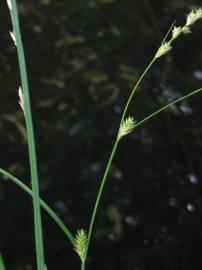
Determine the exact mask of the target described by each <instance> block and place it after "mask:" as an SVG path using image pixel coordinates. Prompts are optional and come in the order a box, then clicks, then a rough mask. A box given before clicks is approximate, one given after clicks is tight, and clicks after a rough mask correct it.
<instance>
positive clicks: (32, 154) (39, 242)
mask: <svg viewBox="0 0 202 270" xmlns="http://www.w3.org/2000/svg"><path fill="white" fill-rule="evenodd" d="M11 4H12V8H11V9H10V14H11V20H12V24H13V31H14V36H15V40H16V46H17V53H18V60H19V66H20V74H21V82H22V89H23V105H24V108H23V109H24V114H25V121H26V129H27V137H28V148H29V161H30V169H31V180H32V191H33V208H34V229H35V245H36V255H37V269H38V270H44V269H45V263H44V247H43V233H42V224H41V210H40V197H39V184H38V172H37V161H36V151H35V141H34V131H33V124H32V114H31V106H30V97H29V86H28V78H27V71H26V64H25V57H24V49H23V43H22V38H21V33H20V26H19V18H18V11H17V5H16V0H11Z"/></svg>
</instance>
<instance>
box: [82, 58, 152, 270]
mask: <svg viewBox="0 0 202 270" xmlns="http://www.w3.org/2000/svg"><path fill="white" fill-rule="evenodd" d="M155 60H156V59H155V58H153V59H152V61H151V62H150V63H149V65H148V66H147V67H146V69H145V70H144V72H143V73H142V75H141V76H140V78H139V80H138V81H137V83H136V84H135V86H134V88H133V90H132V92H131V94H130V96H129V98H128V100H127V103H126V105H125V107H124V110H123V113H122V116H121V121H120V126H119V130H120V127H121V124H122V122H123V120H124V118H125V115H126V113H127V111H128V107H129V105H130V103H131V101H132V98H133V97H134V95H135V93H136V91H137V88H138V86H139V85H140V83H141V82H142V80H143V79H144V77H145V75H146V74H147V72H148V71H149V69H150V68H151V67H152V65H153V64H154V62H155ZM118 134H119V131H118V133H117V136H116V139H115V142H114V146H113V149H112V152H111V154H110V157H109V160H108V162H107V166H106V169H105V172H104V175H103V178H102V180H101V185H100V188H99V191H98V195H97V198H96V202H95V206H94V208H93V214H92V217H91V220H90V226H89V230H88V239H87V243H86V249H85V255H84V259H83V261H82V263H81V270H85V264H86V257H87V254H88V249H89V244H90V240H91V237H92V231H93V226H94V223H95V217H96V213H97V210H98V207H99V204H100V200H101V196H102V193H103V190H104V186H105V183H106V180H107V177H108V175H109V171H110V168H111V164H112V161H113V159H114V156H115V154H116V151H117V147H118V144H119V137H118Z"/></svg>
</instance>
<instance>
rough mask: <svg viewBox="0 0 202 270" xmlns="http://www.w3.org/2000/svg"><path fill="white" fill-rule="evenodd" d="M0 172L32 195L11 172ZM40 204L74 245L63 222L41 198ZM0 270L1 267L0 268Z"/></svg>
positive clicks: (70, 234)
mask: <svg viewBox="0 0 202 270" xmlns="http://www.w3.org/2000/svg"><path fill="white" fill-rule="evenodd" d="M0 173H1V174H3V175H4V176H5V177H7V178H8V179H10V180H11V181H12V182H14V183H15V184H16V185H17V186H19V187H20V188H21V189H22V190H24V191H25V192H26V193H27V194H29V195H30V196H31V197H33V192H32V190H31V189H30V188H28V187H27V186H26V185H25V184H24V183H23V182H22V181H21V180H19V179H18V178H16V177H15V176H13V175H12V174H10V173H8V172H6V171H5V170H3V169H1V168H0ZM40 204H41V206H42V207H43V208H44V210H45V211H46V212H47V213H48V214H49V215H50V216H51V217H52V219H53V220H54V221H55V222H56V224H57V225H58V226H59V227H60V229H61V230H62V231H63V232H64V234H65V235H66V236H67V238H68V240H69V241H70V242H71V244H72V245H74V237H73V235H72V233H71V232H70V231H69V230H68V229H67V227H66V225H65V224H64V222H63V221H62V220H61V219H60V218H59V217H58V215H57V214H56V213H55V212H54V211H53V210H52V209H51V208H50V207H49V206H48V205H47V204H46V203H45V202H44V201H43V200H42V199H40ZM0 270H1V269H0Z"/></svg>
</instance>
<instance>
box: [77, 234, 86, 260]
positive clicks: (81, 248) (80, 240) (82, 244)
mask: <svg viewBox="0 0 202 270" xmlns="http://www.w3.org/2000/svg"><path fill="white" fill-rule="evenodd" d="M87 239H88V237H87V234H86V231H84V230H83V229H81V230H78V231H77V233H76V236H75V237H74V250H75V251H76V252H77V254H78V255H79V257H80V259H81V261H84V256H85V249H86V244H87Z"/></svg>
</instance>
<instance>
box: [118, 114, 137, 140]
mask: <svg viewBox="0 0 202 270" xmlns="http://www.w3.org/2000/svg"><path fill="white" fill-rule="evenodd" d="M135 125H136V121H135V119H134V118H133V117H130V116H129V117H128V118H126V119H125V120H124V121H123V122H122V124H121V127H120V130H119V135H118V138H119V139H121V138H122V137H123V136H125V135H127V134H129V133H131V132H132V131H133V129H134V128H135Z"/></svg>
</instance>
